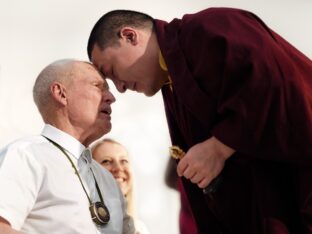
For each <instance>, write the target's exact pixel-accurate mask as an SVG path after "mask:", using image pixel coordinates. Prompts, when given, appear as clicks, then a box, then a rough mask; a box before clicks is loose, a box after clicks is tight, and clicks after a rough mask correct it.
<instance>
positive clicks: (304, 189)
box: [154, 8, 312, 234]
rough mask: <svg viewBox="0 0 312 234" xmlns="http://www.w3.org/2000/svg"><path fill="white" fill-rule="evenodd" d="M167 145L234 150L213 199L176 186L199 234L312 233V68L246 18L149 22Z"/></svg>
mask: <svg viewBox="0 0 312 234" xmlns="http://www.w3.org/2000/svg"><path fill="white" fill-rule="evenodd" d="M154 23H155V27H156V33H157V37H158V42H159V46H160V49H161V52H162V54H163V57H164V59H165V62H166V64H167V67H168V72H169V75H170V77H171V79H172V81H173V91H171V90H170V89H169V87H168V86H166V87H164V88H163V89H162V94H163V99H164V103H165V110H166V115H167V121H168V126H169V130H170V135H171V140H172V144H174V145H179V146H180V147H181V148H182V149H184V151H187V150H188V149H189V148H190V147H192V146H193V145H195V144H197V143H199V142H202V141H204V140H206V139H208V138H210V137H211V136H215V137H216V138H217V139H219V140H220V141H221V142H223V143H224V144H226V145H228V146H230V147H232V148H234V149H235V150H236V153H235V154H233V155H232V156H231V157H230V158H229V159H228V160H227V161H226V163H225V167H224V169H223V171H222V182H221V184H220V186H219V187H218V189H217V191H216V193H215V194H214V195H213V197H209V196H205V195H204V194H203V192H202V189H199V188H198V187H197V185H196V184H192V183H191V182H190V181H189V180H186V179H184V180H183V185H184V188H185V191H186V193H187V196H188V199H189V202H190V204H191V207H192V210H193V214H194V217H195V219H196V222H197V226H198V229H199V233H202V234H216V233H234V234H263V233H266V234H286V233H294V234H301V233H312V62H311V60H310V59H308V58H307V57H306V56H304V55H303V54H302V53H300V52H299V51H298V50H296V49H295V48H294V47H293V46H291V45H290V44H289V43H287V42H286V41H285V40H284V39H283V38H281V37H280V36H279V35H277V34H276V33H275V32H273V31H272V30H271V29H269V28H268V27H267V26H266V25H265V24H264V23H263V22H262V21H261V20H260V19H259V18H258V17H257V16H255V15H254V14H252V13H250V12H246V11H243V10H237V9H229V8H210V9H207V10H204V11H201V12H199V13H196V14H189V15H185V16H184V17H183V18H182V19H174V20H173V21H172V22H170V23H167V22H164V21H161V20H155V22H154Z"/></svg>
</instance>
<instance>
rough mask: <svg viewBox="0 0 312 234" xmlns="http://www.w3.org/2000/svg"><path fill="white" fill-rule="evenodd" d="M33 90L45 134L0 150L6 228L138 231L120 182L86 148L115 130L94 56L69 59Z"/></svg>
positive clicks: (0, 204) (0, 207) (0, 216)
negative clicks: (112, 128)
mask: <svg viewBox="0 0 312 234" xmlns="http://www.w3.org/2000/svg"><path fill="white" fill-rule="evenodd" d="M33 95H34V100H35V103H36V105H37V107H38V109H39V112H40V114H41V116H42V118H43V120H44V122H45V126H44V129H43V131H42V133H41V135H38V136H31V137H27V138H23V139H20V140H17V141H15V142H13V143H11V144H9V145H8V146H6V147H5V148H4V149H2V151H0V187H1V193H0V233H2V234H4V233H5V234H8V233H31V234H37V233H38V234H42V233H49V234H53V233H55V234H59V233H71V234H74V233H75V234H76V233H77V234H78V233H81V234H86V233H87V234H89V233H116V234H117V233H118V234H119V233H134V230H133V222H132V219H131V218H130V217H129V216H128V215H127V214H126V212H125V210H126V207H125V203H124V199H123V195H122V193H121V191H120V190H119V187H118V184H117V183H116V182H115V180H114V178H113V177H112V176H111V174H110V173H109V172H108V171H106V170H105V169H103V168H102V167H101V166H100V165H99V164H97V163H96V162H95V161H93V160H92V159H91V155H90V150H89V149H88V148H86V147H87V146H88V145H89V144H90V143H91V142H92V141H94V140H96V139H97V138H99V137H101V136H102V135H103V134H105V133H107V132H109V131H110V129H111V123H110V119H111V117H110V114H111V104H112V103H113V102H114V101H115V98H114V96H113V95H112V93H110V91H109V88H108V85H107V83H106V81H105V80H104V79H103V78H102V76H101V75H100V74H99V73H98V72H97V70H96V69H95V68H94V67H93V66H92V65H91V64H89V63H87V62H82V61H74V60H61V61H57V62H54V63H52V64H50V65H49V66H47V67H46V68H45V69H44V70H43V71H42V72H41V73H40V74H39V76H38V78H37V80H36V82H35V85H34V89H33Z"/></svg>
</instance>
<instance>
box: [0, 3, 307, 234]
mask: <svg viewBox="0 0 312 234" xmlns="http://www.w3.org/2000/svg"><path fill="white" fill-rule="evenodd" d="M213 6H215V7H219V6H226V7H238V8H243V9H247V10H250V11H253V12H254V13H256V14H257V15H258V16H260V17H261V18H262V19H263V20H264V21H265V22H266V23H267V24H268V25H269V27H271V28H272V29H273V30H275V31H276V32H278V33H279V34H280V35H282V36H283V37H284V38H285V39H287V40H288V41H289V42H290V43H292V44H293V45H294V46H295V47H297V48H298V49H299V50H301V51H302V52H303V53H304V54H306V55H307V56H308V57H309V58H310V59H311V58H312V43H311V42H312V27H311V22H312V14H311V12H312V0H227V1H226V0H214V1H209V0H170V1H168V0H157V1H148V0H145V1H143V0H131V1H130V0H88V1H86V0H49V1H48V0H27V1H23V0H0V147H1V148H2V147H3V146H5V145H6V144H7V143H9V142H10V141H13V140H15V139H16V138H20V137H23V136H25V135H33V134H38V133H40V132H41V129H42V127H43V122H42V120H41V118H40V116H39V113H38V111H37V109H36V107H35V105H34V103H33V100H32V86H33V83H34V81H35V79H36V76H37V75H38V73H39V72H40V71H41V70H42V69H43V68H44V67H45V66H46V65H47V64H49V63H51V62H53V61H55V60H57V59H61V58H76V59H82V60H87V53H86V45H87V40H88V36H89V33H90V31H91V28H92V27H93V25H94V24H95V22H96V21H97V20H98V19H99V17H101V16H102V15H103V14H104V13H106V12H107V11H109V10H113V9H133V10H138V11H143V12H145V13H148V14H150V15H151V16H153V17H154V18H158V19H163V20H166V21H171V20H172V19H173V18H176V17H177V18H180V17H181V16H182V15H183V14H186V13H194V12H196V11H199V10H202V9H204V8H207V7H213ZM190 46H191V45H190ZM110 86H111V90H112V92H113V94H114V95H115V97H116V99H117V102H115V103H114V104H113V106H112V108H113V114H112V124H113V128H112V131H111V133H110V134H109V135H108V136H109V137H112V138H114V139H116V140H118V141H120V142H121V143H123V144H124V145H125V146H126V147H127V148H128V150H129V152H130V157H131V160H132V164H133V166H134V176H135V178H134V180H135V189H136V202H137V206H138V213H139V217H140V218H141V219H142V220H143V221H144V222H145V224H146V225H147V227H148V228H149V230H150V231H151V234H177V233H178V211H179V205H180V204H179V194H177V193H176V192H175V191H173V190H171V189H169V188H167V187H166V185H165V183H164V171H165V167H166V164H167V161H168V157H169V156H168V149H169V146H170V139H169V134H168V129H167V124H166V120H165V114H164V109H163V102H162V99H161V95H160V93H158V94H157V95H155V96H154V97H151V98H146V97H145V96H144V95H142V94H136V93H131V92H127V93H125V94H122V95H120V94H119V93H117V91H116V89H115V88H114V87H113V85H112V83H110ZM82 111H83V109H82ZM1 189H3V188H1Z"/></svg>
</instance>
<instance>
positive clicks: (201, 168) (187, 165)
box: [177, 137, 235, 188]
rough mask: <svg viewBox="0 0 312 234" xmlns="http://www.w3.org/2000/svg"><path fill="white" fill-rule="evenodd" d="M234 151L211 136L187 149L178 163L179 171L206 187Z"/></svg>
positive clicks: (179, 173)
mask: <svg viewBox="0 0 312 234" xmlns="http://www.w3.org/2000/svg"><path fill="white" fill-rule="evenodd" d="M234 152H235V150H234V149H232V148H230V147H229V146H227V145H224V144H223V143H222V142H220V141H219V140H218V139H217V138H215V137H211V138H209V139H208V140H206V141H204V142H201V143H199V144H196V145H194V146H193V147H191V148H190V149H189V150H188V151H187V153H186V154H185V156H184V157H183V158H182V159H181V160H180V162H179V163H178V166H177V173H178V175H179V176H184V177H185V178H187V179H189V180H191V181H192V183H194V184H197V185H198V187H200V188H206V187H207V186H208V185H209V184H210V182H211V181H212V180H213V179H214V178H215V177H217V176H218V175H219V174H220V172H221V171H222V169H223V167H224V163H225V161H226V160H227V159H228V158H229V157H230V156H231V155H232V154H233V153H234Z"/></svg>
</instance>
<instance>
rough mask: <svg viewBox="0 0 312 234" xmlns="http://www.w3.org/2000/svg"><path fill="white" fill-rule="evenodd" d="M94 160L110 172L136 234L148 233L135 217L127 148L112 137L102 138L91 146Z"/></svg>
mask: <svg viewBox="0 0 312 234" xmlns="http://www.w3.org/2000/svg"><path fill="white" fill-rule="evenodd" d="M92 155H93V158H94V160H96V161H97V162H98V163H99V164H101V165H102V166H103V167H104V168H106V169H107V170H108V171H110V172H111V173H112V175H113V176H114V178H115V179H116V181H117V182H118V184H119V187H120V189H121V191H122V193H123V195H124V196H125V198H126V201H127V204H128V208H127V211H128V214H129V215H131V216H132V217H133V219H134V225H135V229H136V234H149V231H148V230H147V228H146V226H145V224H144V223H143V222H142V221H141V220H139V219H138V218H136V216H137V215H136V214H135V208H134V207H135V206H134V197H133V172H132V168H131V164H130V160H129V154H128V151H127V149H126V148H125V147H124V146H123V145H122V144H120V143H119V142H117V141H115V140H113V139H109V138H106V139H102V140H100V141H98V142H96V143H94V144H93V146H92Z"/></svg>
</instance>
